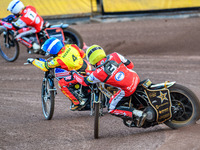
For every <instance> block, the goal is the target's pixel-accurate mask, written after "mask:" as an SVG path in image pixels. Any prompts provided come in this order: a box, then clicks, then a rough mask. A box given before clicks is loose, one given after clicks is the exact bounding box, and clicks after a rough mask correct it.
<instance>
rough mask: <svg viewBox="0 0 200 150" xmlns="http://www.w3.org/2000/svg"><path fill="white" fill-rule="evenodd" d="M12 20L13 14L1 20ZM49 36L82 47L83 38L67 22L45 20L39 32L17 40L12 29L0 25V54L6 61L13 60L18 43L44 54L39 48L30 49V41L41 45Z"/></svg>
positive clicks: (9, 21)
mask: <svg viewBox="0 0 200 150" xmlns="http://www.w3.org/2000/svg"><path fill="white" fill-rule="evenodd" d="M13 20H15V16H14V15H10V16H9V17H6V18H4V19H2V21H3V22H8V23H11V22H12V21H13ZM50 37H56V38H58V39H59V40H61V41H62V42H63V43H64V44H76V45H77V46H78V47H80V48H83V39H82V37H81V35H80V34H79V33H78V32H77V31H76V30H74V29H73V28H71V27H69V25H68V24H59V25H50V24H49V23H48V22H46V23H44V25H43V29H42V30H41V31H40V32H39V33H36V34H32V35H28V36H24V37H22V38H20V40H19V41H17V40H16V39H15V36H14V31H12V30H8V29H7V28H6V27H4V26H0V55H1V56H2V57H3V58H4V59H5V60H6V61H8V62H13V61H15V60H16V59H17V58H18V56H19V53H20V48H19V43H21V44H23V45H25V46H26V47H27V52H28V53H37V54H41V55H44V52H43V51H42V50H41V49H40V50H39V51H37V52H34V50H33V49H32V42H35V43H37V44H39V45H40V46H41V45H42V44H43V43H44V42H45V41H46V40H47V39H48V38H50Z"/></svg>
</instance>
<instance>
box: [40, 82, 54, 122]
mask: <svg viewBox="0 0 200 150" xmlns="http://www.w3.org/2000/svg"><path fill="white" fill-rule="evenodd" d="M53 88H54V87H53V86H51V85H50V83H49V80H48V79H47V80H46V81H43V83H42V110H43V114H44V117H45V119H46V120H51V118H52V117H53V113H54V103H55V100H54V98H55V96H54V94H55V93H54V91H53V90H51V89H53Z"/></svg>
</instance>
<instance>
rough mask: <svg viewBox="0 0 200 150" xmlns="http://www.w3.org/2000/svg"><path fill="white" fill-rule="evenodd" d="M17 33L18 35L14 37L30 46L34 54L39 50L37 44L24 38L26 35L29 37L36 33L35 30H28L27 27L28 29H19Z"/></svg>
mask: <svg viewBox="0 0 200 150" xmlns="http://www.w3.org/2000/svg"><path fill="white" fill-rule="evenodd" d="M17 32H18V35H16V37H15V38H16V39H17V40H19V38H22V39H23V40H25V41H27V42H29V43H30V44H32V48H33V49H34V52H35V53H36V52H37V51H39V50H40V45H39V44H37V43H36V42H34V41H32V40H30V39H28V38H26V37H25V36H27V35H31V34H33V33H36V29H35V28H29V27H28V28H22V29H19V30H18V31H17Z"/></svg>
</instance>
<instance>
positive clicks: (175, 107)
mask: <svg viewBox="0 0 200 150" xmlns="http://www.w3.org/2000/svg"><path fill="white" fill-rule="evenodd" d="M169 90H170V96H171V102H172V118H171V119H170V120H168V121H166V122H165V124H166V125H167V126H169V127H170V128H172V129H177V128H180V127H184V126H187V125H190V124H194V123H195V122H196V121H197V120H198V118H199V114H200V108H199V107H200V105H199V100H198V98H197V97H196V95H195V94H194V93H193V92H192V91H191V90H190V89H188V88H186V87H185V86H182V85H179V84H175V85H173V86H172V87H170V89H169Z"/></svg>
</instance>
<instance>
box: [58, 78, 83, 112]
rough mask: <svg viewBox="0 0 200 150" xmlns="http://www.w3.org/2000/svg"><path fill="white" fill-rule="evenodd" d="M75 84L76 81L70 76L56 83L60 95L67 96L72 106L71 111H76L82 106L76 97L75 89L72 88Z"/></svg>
mask: <svg viewBox="0 0 200 150" xmlns="http://www.w3.org/2000/svg"><path fill="white" fill-rule="evenodd" d="M76 83H77V81H76V80H74V79H73V77H72V76H71V75H70V76H68V77H66V78H63V79H61V80H60V81H59V82H58V86H59V88H60V90H61V91H62V93H63V94H64V95H65V96H67V97H68V98H69V99H70V100H71V102H72V105H71V107H70V109H71V110H76V109H79V108H81V107H82V106H83V105H82V103H81V102H80V100H79V96H78V95H77V93H75V89H74V88H73V87H74V85H75V84H76Z"/></svg>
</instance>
